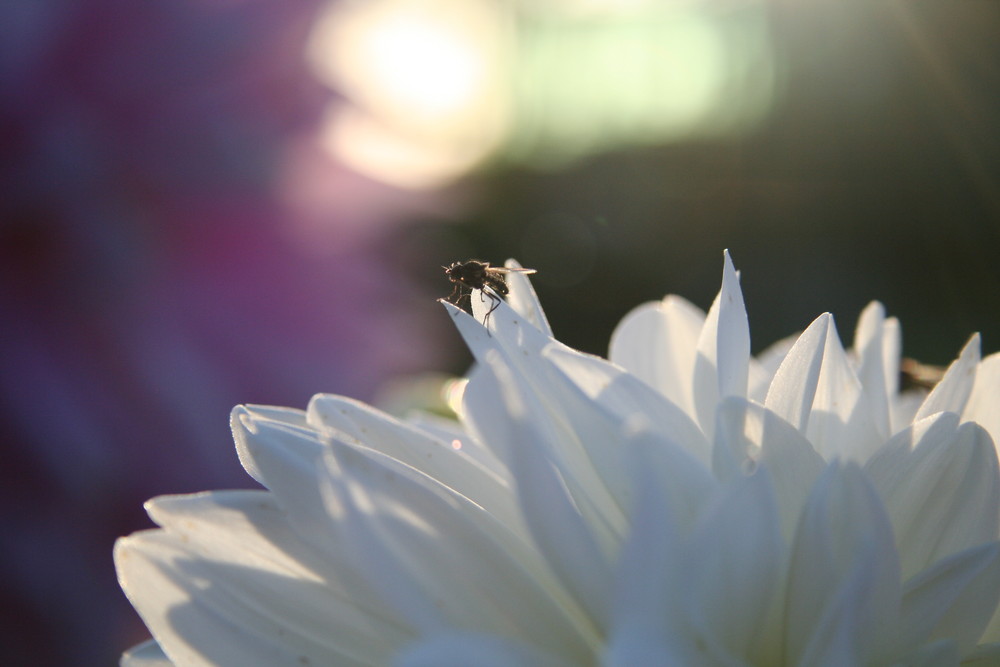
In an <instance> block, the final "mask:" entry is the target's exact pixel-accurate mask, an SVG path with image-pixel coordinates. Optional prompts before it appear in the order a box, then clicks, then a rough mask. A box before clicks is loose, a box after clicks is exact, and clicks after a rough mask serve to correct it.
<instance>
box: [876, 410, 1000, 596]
mask: <svg viewBox="0 0 1000 667" xmlns="http://www.w3.org/2000/svg"><path fill="white" fill-rule="evenodd" d="M911 449H912V451H911ZM866 467H867V470H868V471H869V474H870V475H871V478H872V481H873V483H874V484H875V487H876V488H877V489H878V491H879V494H880V495H881V496H882V498H883V499H884V500H885V504H886V508H887V509H888V512H889V516H890V517H891V519H892V524H893V528H894V530H895V532H896V543H897V544H898V545H899V552H900V556H901V559H902V567H903V575H904V577H909V576H910V575H912V574H914V573H916V572H917V571H919V570H922V569H924V568H925V567H927V566H928V565H930V564H932V563H934V562H935V561H936V560H938V559H940V558H943V557H945V556H947V555H949V554H953V553H957V552H959V551H963V550H965V549H967V548H969V547H971V546H974V545H977V544H982V543H984V542H992V541H993V540H995V539H997V537H998V534H997V533H998V528H1000V468H998V462H997V454H996V450H995V448H994V447H993V442H992V440H991V439H990V437H989V434H987V433H986V431H985V430H983V429H982V428H980V427H979V426H977V425H976V424H973V423H971V422H966V423H965V424H962V425H961V426H959V424H958V416H957V415H955V414H951V413H941V414H938V415H934V416H932V417H928V418H926V419H923V420H921V421H919V422H917V423H916V424H914V425H913V426H912V427H911V428H909V429H906V430H904V431H901V432H900V433H899V434H897V435H896V436H894V437H893V438H892V439H891V440H890V441H889V442H887V443H886V445H885V446H884V447H883V448H882V449H881V450H879V452H878V453H876V455H875V456H874V457H872V460H871V461H869V463H868V465H867V466H866Z"/></svg>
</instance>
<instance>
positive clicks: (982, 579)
mask: <svg viewBox="0 0 1000 667" xmlns="http://www.w3.org/2000/svg"><path fill="white" fill-rule="evenodd" d="M998 601H1000V544H998V543H996V542H991V543H989V544H985V545H981V546H978V547H973V548H971V549H967V550H965V551H963V552H961V553H958V554H955V555H952V556H950V557H948V558H945V559H943V560H941V561H938V562H937V563H936V564H935V565H933V566H932V567H930V568H928V569H926V570H924V571H923V572H921V573H920V574H918V575H917V576H915V577H913V578H912V579H910V581H908V582H907V583H906V588H905V592H904V596H903V607H902V623H901V624H900V627H901V628H902V634H901V636H900V637H899V638H898V641H899V645H900V648H906V647H907V646H912V645H914V644H915V643H917V642H923V641H926V638H927V637H928V636H930V637H931V638H933V639H951V640H953V641H955V642H956V644H957V646H958V648H959V650H960V651H961V652H962V653H963V654H964V653H968V652H969V651H970V650H971V649H972V648H973V647H974V646H975V645H976V642H977V641H978V640H979V638H980V636H982V634H983V631H984V630H985V629H986V625H987V623H989V621H990V618H991V617H992V616H993V612H994V611H995V610H996V607H997V602H998Z"/></svg>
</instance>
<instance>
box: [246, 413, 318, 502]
mask: <svg viewBox="0 0 1000 667" xmlns="http://www.w3.org/2000/svg"><path fill="white" fill-rule="evenodd" d="M288 412H293V413H294V412H298V413H299V414H300V415H301V416H300V417H298V418H296V419H289V420H287V421H286V418H287V417H289V415H288V413H286V412H285V411H283V410H282V411H280V412H277V413H276V412H275V410H274V408H271V407H270V406H262V405H237V406H236V407H235V408H233V409H232V412H230V414H229V427H230V429H231V430H232V432H233V440H234V441H235V442H236V453H237V455H239V457H240V464H242V466H243V468H244V469H245V470H246V471H247V473H249V474H250V476H251V477H253V478H254V479H255V480H257V481H258V482H260V483H261V484H263V485H264V486H267V485H268V484H267V482H266V481H264V478H263V475H262V473H261V471H260V470H259V469H258V468H257V465H256V463H255V462H254V460H253V457H252V456H250V455H249V452H248V451H247V449H246V446H245V445H246V442H247V438H248V436H249V435H250V434H252V433H253V432H255V431H256V430H257V425H258V424H270V425H272V426H274V427H275V428H274V430H275V431H278V430H280V431H281V432H282V433H287V434H288V437H287V438H283V439H284V440H286V442H285V443H284V445H282V446H281V447H282V448H284V449H286V450H287V451H286V453H287V455H288V456H290V457H294V458H304V459H305V460H309V461H311V460H313V459H314V458H315V456H316V455H317V453H318V452H319V451H320V449H321V448H322V447H321V445H320V444H319V442H318V440H317V438H316V437H315V431H314V430H313V429H311V428H310V427H309V426H308V424H307V423H306V417H305V412H303V411H291V410H289V411H288ZM296 436H297V437H296Z"/></svg>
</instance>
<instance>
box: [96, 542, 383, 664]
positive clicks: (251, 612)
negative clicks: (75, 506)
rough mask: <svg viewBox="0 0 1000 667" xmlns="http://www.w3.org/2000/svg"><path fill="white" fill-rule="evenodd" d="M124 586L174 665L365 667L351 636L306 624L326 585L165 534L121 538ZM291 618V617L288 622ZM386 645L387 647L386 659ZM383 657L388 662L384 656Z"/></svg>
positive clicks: (371, 649) (373, 650)
mask: <svg viewBox="0 0 1000 667" xmlns="http://www.w3.org/2000/svg"><path fill="white" fill-rule="evenodd" d="M115 565H116V567H117V569H118V577H119V581H120V583H121V585H122V588H123V589H124V590H125V592H126V594H127V595H128V597H129V600H130V601H131V602H132V605H133V606H134V607H135V608H136V610H137V611H138V612H139V614H140V615H141V616H142V618H143V621H145V623H146V626H147V627H148V628H149V629H150V631H151V632H152V634H153V637H154V638H155V639H156V640H157V641H158V642H159V644H160V646H161V647H162V648H163V650H164V652H165V653H166V654H167V655H168V656H169V657H170V659H171V661H172V662H174V663H175V664H177V665H247V666H253V665H261V666H262V667H263V666H267V665H276V666H277V665H289V666H290V667H294V666H300V665H302V664H303V661H311V662H312V663H313V664H344V665H354V664H357V665H362V664H366V663H367V662H368V661H369V660H370V659H371V658H372V657H375V656H377V655H378V653H379V646H377V645H371V646H368V647H363V648H366V649H367V655H366V657H365V658H364V659H360V660H359V659H358V658H357V656H352V655H351V654H350V652H349V648H348V647H347V644H348V643H349V642H350V637H349V636H347V635H345V636H340V634H339V632H338V628H336V627H335V626H333V624H331V623H318V621H320V620H322V619H323V616H322V613H321V612H320V613H319V614H317V617H316V621H317V623H314V624H313V625H314V626H315V625H321V626H323V627H322V628H321V632H319V633H313V632H311V630H312V628H309V627H308V626H304V625H302V623H303V622H305V621H306V620H307V619H306V617H305V614H306V613H307V612H308V611H319V610H318V609H313V608H311V606H310V605H309V602H310V601H312V600H315V599H319V598H321V597H322V596H323V595H325V594H326V593H325V590H324V588H325V587H324V586H323V584H322V583H319V582H315V581H309V580H306V579H293V578H286V577H281V576H279V575H277V574H275V573H270V572H266V571H254V570H244V569H240V568H236V567H233V566H231V565H228V564H226V563H224V562H218V561H211V560H208V559H206V558H205V557H204V556H203V555H202V554H200V553H199V552H198V551H197V549H193V548H191V547H190V546H188V545H186V544H184V543H183V542H181V541H180V540H177V539H176V538H174V537H172V536H170V535H168V534H166V533H164V532H162V531H147V532H143V533H136V534H134V535H132V536H131V537H127V538H122V539H120V540H118V542H117V544H116V545H115ZM289 615H292V618H289ZM385 648H387V647H384V646H383V647H382V651H383V653H382V655H383V656H384V655H385V654H384V650H385ZM383 659H384V658H383Z"/></svg>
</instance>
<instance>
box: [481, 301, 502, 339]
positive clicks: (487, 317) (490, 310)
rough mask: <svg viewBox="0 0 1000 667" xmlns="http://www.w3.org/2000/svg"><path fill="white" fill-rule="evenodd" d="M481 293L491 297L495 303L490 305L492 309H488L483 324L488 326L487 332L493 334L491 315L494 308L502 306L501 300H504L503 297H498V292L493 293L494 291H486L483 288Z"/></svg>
mask: <svg viewBox="0 0 1000 667" xmlns="http://www.w3.org/2000/svg"><path fill="white" fill-rule="evenodd" d="M481 293H482V294H485V295H486V296H488V297H490V301H491V302H493V305H492V306H490V309H489V310H488V311H486V316H485V317H484V318H483V326H484V327H486V333H487V334H488V335H492V334H490V327H489V322H490V315H492V314H493V311H494V310H496V309H497V308H499V307H500V302H501V301H503V299H501V298H500V297H498V296H497V295H496V294H493V293H492V292H486V290H482V291H481Z"/></svg>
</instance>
